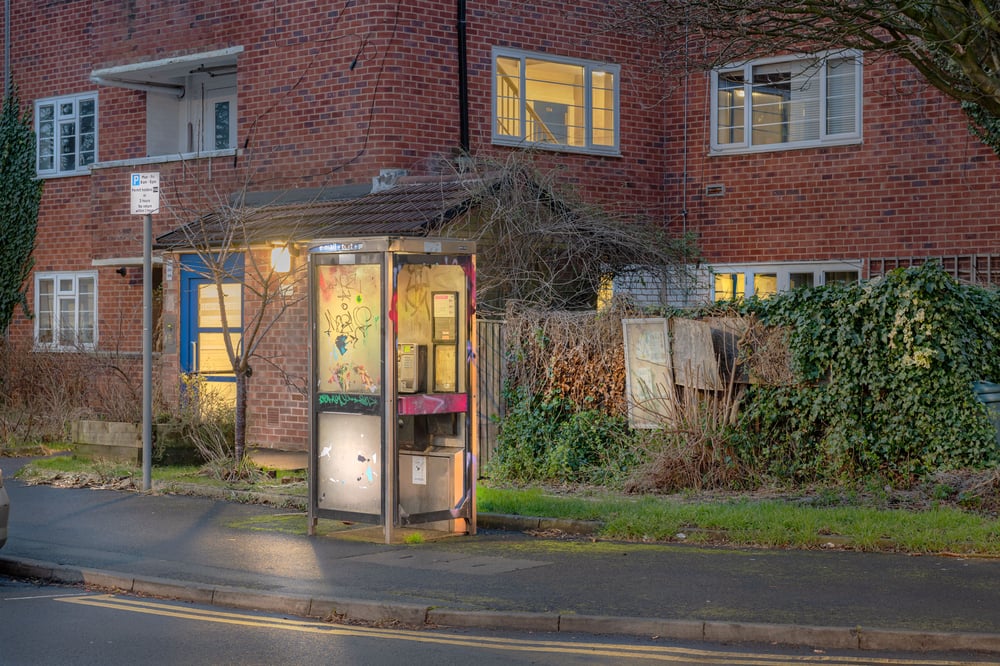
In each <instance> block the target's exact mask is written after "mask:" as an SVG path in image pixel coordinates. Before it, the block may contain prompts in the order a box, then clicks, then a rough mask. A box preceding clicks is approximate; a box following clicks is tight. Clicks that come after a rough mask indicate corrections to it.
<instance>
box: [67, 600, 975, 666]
mask: <svg viewBox="0 0 1000 666" xmlns="http://www.w3.org/2000/svg"><path fill="white" fill-rule="evenodd" d="M56 601H62V602H65V603H70V604H79V605H84V606H94V607H98V608H110V609H113V610H120V611H128V612H133V613H144V614H146V615H158V616H161V617H171V618H177V619H181V620H193V621H197V622H214V623H217V624H230V625H238V626H243V627H260V628H266V629H284V630H286V631H298V632H303V633H312V634H322V635H326V636H346V637H358V638H384V639H392V640H402V641H410V642H413V643H430V644H436V645H445V646H453V647H466V648H476V649H485V650H503V651H507V652H528V653H539V654H544V653H554V654H562V655H566V654H575V655H581V656H590V657H606V658H608V659H611V660H624V659H632V660H640V659H641V660H648V661H662V662H673V663H683V664H749V665H752V666H787V665H788V664H823V665H824V666H831V665H838V664H842V665H844V666H858V665H860V664H893V665H895V664H898V665H900V666H901V665H903V664H906V665H908V666H960V665H962V664H969V663H972V662H958V661H938V660H919V661H913V660H912V659H878V658H870V657H865V658H856V657H835V656H828V655H823V654H814V655H807V656H796V655H775V654H763V653H756V654H755V653H753V652H751V651H747V652H723V651H714V650H696V649H689V648H681V647H671V646H662V647H660V646H647V645H626V644H609V643H583V642H571V641H548V640H544V641H543V640H520V639H513V638H492V637H489V636H481V635H476V636H463V635H461V634H449V633H443V632H439V631H427V630H424V631H414V630H405V629H380V628H374V627H360V626H348V625H340V624H330V623H328V622H320V621H317V620H305V619H289V618H279V617H260V616H256V615H251V614H247V613H238V612H228V611H222V610H218V609H200V608H194V607H190V606H185V605H183V604H182V603H181V602H178V603H166V602H162V601H147V600H144V599H135V598H130V597H118V596H115V595H113V594H100V595H90V596H72V597H58V598H56ZM873 657H874V655H873Z"/></svg>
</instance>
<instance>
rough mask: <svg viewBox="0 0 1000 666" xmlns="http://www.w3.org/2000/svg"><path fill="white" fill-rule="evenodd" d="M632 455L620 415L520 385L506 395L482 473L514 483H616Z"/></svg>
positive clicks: (632, 461)
mask: <svg viewBox="0 0 1000 666" xmlns="http://www.w3.org/2000/svg"><path fill="white" fill-rule="evenodd" d="M636 460H637V454H636V449H635V447H634V445H633V443H632V434H631V433H630V432H629V428H628V422H627V421H626V419H625V418H624V417H622V416H610V415H608V414H605V413H604V412H601V411H599V410H596V409H585V408H581V407H580V406H579V405H576V404H575V403H573V402H572V401H570V400H568V399H566V398H563V397H561V396H558V395H557V396H552V397H550V398H548V399H543V398H540V397H538V396H532V395H529V394H528V393H527V392H526V391H523V390H518V391H514V392H512V393H511V394H510V395H509V396H508V412H507V416H506V417H505V418H504V420H503V422H502V423H501V425H500V432H499V434H498V437H497V448H496V452H495V453H494V455H493V458H492V459H491V460H490V462H489V464H488V465H487V470H486V473H487V475H488V476H490V477H491V478H494V479H497V480H503V481H511V482H515V483H530V482H538V481H545V482H554V483H566V482H570V483H603V484H609V485H616V484H618V483H620V479H622V478H624V477H625V475H626V474H627V473H628V471H629V470H630V469H631V468H632V467H633V466H634V465H635V463H636Z"/></svg>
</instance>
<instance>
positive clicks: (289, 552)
mask: <svg viewBox="0 0 1000 666" xmlns="http://www.w3.org/2000/svg"><path fill="white" fill-rule="evenodd" d="M19 464H21V463H20V462H18V461H17V460H16V459H2V460H0V465H2V466H3V468H4V478H5V480H6V481H5V483H6V484H7V487H8V492H9V494H10V496H11V522H10V537H9V540H8V542H7V545H6V546H5V547H4V548H3V549H2V550H0V573H2V574H8V575H13V576H22V577H32V578H42V579H46V580H52V581H56V582H66V583H83V584H86V585H90V586H94V587H99V588H111V589H120V590H125V591H130V592H134V593H141V594H149V595H153V596H163V597H172V598H178V599H184V600H190V601H194V602H199V603H211V604H217V605H223V606H231V607H238V608H256V609H262V610H267V611H272V612H282V613H288V614H294V615H301V616H312V617H330V616H333V615H339V616H345V617H349V618H355V619H362V620H371V621H378V620H396V621H399V622H401V623H404V624H407V625H436V626H463V627H485V628H492V629H496V628H509V629H519V630H533V631H565V632H592V633H611V634H632V635H647V636H660V637H664V638H675V639H683V640H707V641H712V642H732V641H761V642H779V643H788V644H794V645H805V646H811V647H816V648H830V649H832V648H861V649H872V650H949V651H965V650H980V651H985V652H991V653H996V654H1000V629H998V628H1000V561H998V560H991V559H965V558H956V557H930V556H923V557H913V556H906V555H896V554H884V553H883V554H872V553H855V552H844V551H782V550H752V549H724V548H704V547H697V546H688V545H658V544H623V543H610V542H599V541H598V542H595V541H592V540H589V539H576V540H559V539H546V538H536V537H532V536H529V535H526V534H524V533H523V532H520V531H517V530H516V529H514V530H501V529H491V528H490V527H486V528H485V529H481V530H480V533H479V534H478V535H476V536H472V537H469V536H455V537H448V538H443V539H440V540H433V539H431V538H429V537H431V536H433V535H427V536H428V538H427V539H425V541H424V542H423V543H419V544H399V545H384V544H381V543H379V542H378V539H370V538H367V535H366V531H365V530H363V529H356V528H354V527H350V526H345V525H343V524H341V523H335V522H334V521H321V525H320V530H319V534H318V535H317V536H313V537H309V536H305V534H304V530H305V522H306V521H305V517H304V515H303V514H302V513H301V512H299V511H296V510H290V509H281V508H275V507H272V506H262V505H250V504H241V503H235V502H231V501H225V500H221V499H209V498H201V497H187V496H177V495H166V494H160V493H155V492H154V493H151V494H142V493H135V492H122V491H114V490H92V489H61V488H53V487H49V486H25V485H23V484H21V483H20V482H19V481H17V480H16V479H13V478H12V477H13V472H14V470H15V468H16V467H17V466H18V465H19ZM504 524H506V525H507V526H509V527H515V528H517V527H522V526H523V523H522V522H519V521H518V520H515V519H508V518H504V517H502V516H481V526H490V525H492V526H501V525H504ZM371 531H372V530H371V529H370V528H369V530H368V532H369V533H370V532H371ZM375 531H376V532H377V533H378V535H379V536H380V535H381V529H377V530H375Z"/></svg>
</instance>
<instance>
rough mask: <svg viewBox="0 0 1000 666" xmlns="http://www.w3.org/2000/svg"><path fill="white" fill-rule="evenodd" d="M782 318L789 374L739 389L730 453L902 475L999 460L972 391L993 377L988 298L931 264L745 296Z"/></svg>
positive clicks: (784, 472) (836, 470) (996, 311)
mask: <svg viewBox="0 0 1000 666" xmlns="http://www.w3.org/2000/svg"><path fill="white" fill-rule="evenodd" d="M750 309H751V310H753V311H754V312H756V314H757V315H758V316H759V317H760V318H761V320H762V321H763V322H764V323H765V324H768V325H771V326H782V327H786V328H787V329H788V331H789V336H788V340H789V344H790V348H791V353H792V359H793V369H794V372H795V377H796V380H797V381H796V382H795V383H794V384H792V385H787V386H770V387H766V386H754V387H753V388H752V390H751V391H749V392H748V394H747V405H748V408H747V410H746V412H745V413H744V418H743V420H742V432H741V439H740V443H741V455H742V456H744V458H745V459H746V460H747V461H748V462H750V463H751V464H754V465H756V466H760V467H763V468H766V469H767V470H768V471H769V472H771V473H774V474H777V475H780V476H783V477H788V478H791V479H793V480H808V479H818V478H830V479H842V478H858V477H862V476H866V475H869V474H881V475H885V476H888V477H898V478H902V479H908V478H913V477H915V476H921V475H923V474H926V473H927V472H929V471H933V470H937V469H956V468H961V467H972V468H981V467H988V466H991V465H995V464H997V462H1000V452H998V450H997V446H996V443H995V432H994V429H993V426H992V425H991V423H990V422H989V420H988V419H987V417H986V412H985V409H984V407H983V406H982V405H980V404H979V403H978V401H977V400H976V398H975V394H974V392H973V390H972V384H973V382H974V381H976V380H980V379H986V380H992V381H997V380H998V379H1000V354H998V353H997V352H998V351H1000V297H998V294H997V292H996V291H992V290H987V289H983V288H980V287H974V286H963V285H960V284H958V283H957V282H956V281H955V280H954V279H953V278H951V277H950V276H949V275H948V274H946V273H945V272H944V271H943V270H942V268H941V267H940V266H939V265H937V264H934V263H929V264H925V265H923V266H919V267H913V268H905V269H897V270H895V271H892V272H890V273H888V274H887V275H885V276H883V277H881V278H877V279H873V280H870V281H868V282H864V283H854V284H847V285H832V286H824V287H817V288H814V289H803V290H795V291H792V292H789V293H787V294H781V295H778V296H775V297H773V298H771V299H769V300H766V301H757V302H753V303H751V304H750Z"/></svg>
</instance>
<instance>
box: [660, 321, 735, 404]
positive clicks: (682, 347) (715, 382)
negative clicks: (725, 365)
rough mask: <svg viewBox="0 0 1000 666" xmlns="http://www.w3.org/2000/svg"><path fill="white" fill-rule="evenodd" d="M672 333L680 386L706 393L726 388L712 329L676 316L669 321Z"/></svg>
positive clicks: (674, 361) (675, 368)
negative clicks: (720, 370) (721, 375)
mask: <svg viewBox="0 0 1000 666" xmlns="http://www.w3.org/2000/svg"><path fill="white" fill-rule="evenodd" d="M670 330H671V333H672V334H673V338H672V340H671V346H672V351H673V364H674V381H675V382H676V383H677V385H678V386H684V387H687V388H693V389H699V390H703V391H718V390H721V389H723V388H724V384H723V382H722V378H721V377H720V376H719V360H718V358H717V357H716V354H715V345H714V344H713V342H712V327H711V326H710V325H709V324H708V323H707V322H704V321H698V320H695V319H684V318H682V317H674V318H673V319H671V320H670Z"/></svg>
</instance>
